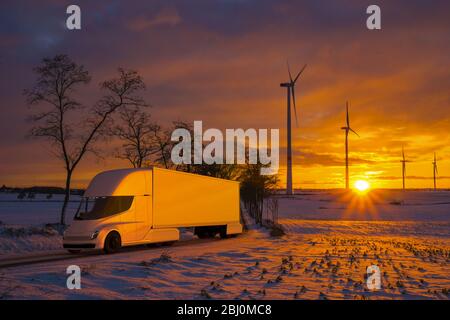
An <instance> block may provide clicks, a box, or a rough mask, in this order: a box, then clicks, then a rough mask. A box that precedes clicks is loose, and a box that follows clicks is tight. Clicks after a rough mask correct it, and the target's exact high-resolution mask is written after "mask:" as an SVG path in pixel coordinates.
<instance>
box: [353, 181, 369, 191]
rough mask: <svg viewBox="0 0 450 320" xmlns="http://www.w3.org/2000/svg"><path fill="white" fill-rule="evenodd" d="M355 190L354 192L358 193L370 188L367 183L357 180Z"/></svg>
mask: <svg viewBox="0 0 450 320" xmlns="http://www.w3.org/2000/svg"><path fill="white" fill-rule="evenodd" d="M355 188H356V190H358V191H360V192H364V191H367V190H368V189H369V188H370V185H369V183H368V182H367V181H364V180H358V181H356V182H355Z"/></svg>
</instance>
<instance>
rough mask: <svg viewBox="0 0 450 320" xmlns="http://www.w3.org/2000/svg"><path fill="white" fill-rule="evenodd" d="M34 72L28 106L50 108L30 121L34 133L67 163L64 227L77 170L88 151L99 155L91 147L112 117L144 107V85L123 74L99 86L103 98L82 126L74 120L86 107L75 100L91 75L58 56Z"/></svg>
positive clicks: (134, 74)
mask: <svg viewBox="0 0 450 320" xmlns="http://www.w3.org/2000/svg"><path fill="white" fill-rule="evenodd" d="M34 72H35V73H36V75H37V81H36V84H35V86H34V87H33V88H32V89H31V90H25V95H26V97H27V102H28V103H29V105H30V106H35V105H46V106H47V109H46V110H45V111H43V112H40V113H37V114H34V115H33V116H32V117H31V118H30V120H31V121H32V122H33V123H34V127H33V128H32V129H31V132H30V134H31V136H34V137H39V138H44V139H47V140H48V141H49V142H50V143H51V144H52V146H53V147H54V148H55V151H56V155H57V157H58V158H59V159H61V160H62V161H63V163H64V168H65V170H66V183H65V197H64V203H63V206H62V209H61V219H60V223H61V224H65V214H66V208H67V204H68V202H69V198H70V186H71V180H72V175H73V172H74V170H75V169H76V167H77V166H78V164H79V163H80V161H81V159H83V157H84V156H85V155H86V154H87V153H88V152H93V153H96V149H95V148H94V147H93V144H94V142H95V141H96V140H98V139H99V138H100V137H101V136H103V135H104V133H105V132H106V130H105V126H107V125H109V124H110V121H111V116H112V115H113V114H114V113H115V112H116V111H117V110H119V109H120V108H122V107H126V106H135V107H137V106H142V105H145V103H144V101H143V100H142V99H141V98H140V97H138V96H136V93H137V92H138V91H139V90H141V89H144V88H145V85H144V83H143V81H142V78H141V77H140V76H139V75H138V74H137V72H135V71H126V70H123V69H119V70H118V72H119V75H118V78H115V79H112V80H109V81H105V82H103V83H102V84H101V88H102V90H103V91H104V92H105V93H104V96H103V97H102V98H101V99H100V100H99V101H98V102H97V103H96V104H95V105H94V106H93V107H91V108H87V111H85V112H84V118H83V119H82V122H81V123H82V124H80V123H76V122H75V121H74V120H76V119H80V118H82V117H80V113H82V111H83V110H85V109H86V108H84V107H83V106H82V105H81V104H80V103H79V102H78V101H76V100H75V99H74V98H73V93H74V91H75V89H76V88H77V87H78V86H80V85H83V84H87V83H89V81H90V80H91V77H90V75H89V73H88V71H86V70H85V69H84V67H83V66H82V65H77V64H76V63H75V62H73V61H72V60H71V59H70V58H69V57H68V56H67V55H57V56H55V57H53V58H45V59H43V61H42V64H41V65H40V66H38V67H37V68H35V69H34ZM71 111H72V112H71Z"/></svg>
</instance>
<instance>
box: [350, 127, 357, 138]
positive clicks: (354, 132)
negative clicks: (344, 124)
mask: <svg viewBox="0 0 450 320" xmlns="http://www.w3.org/2000/svg"><path fill="white" fill-rule="evenodd" d="M348 130H350V131H351V132H353V133H354V134H356V135H357V136H358V138H359V134H357V133H356V131H355V130H353V129H352V128H348Z"/></svg>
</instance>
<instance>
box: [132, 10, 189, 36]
mask: <svg viewBox="0 0 450 320" xmlns="http://www.w3.org/2000/svg"><path fill="white" fill-rule="evenodd" d="M181 21H182V19H181V17H180V15H179V13H178V11H177V9H176V8H174V7H166V8H163V9H162V10H161V11H159V12H158V13H157V14H156V15H154V16H153V17H151V18H147V17H145V16H140V17H138V18H136V19H134V20H133V21H131V22H130V23H129V25H128V27H129V28H130V29H131V30H133V31H144V30H146V29H149V28H152V27H161V26H169V27H174V26H176V25H178V24H180V23H181Z"/></svg>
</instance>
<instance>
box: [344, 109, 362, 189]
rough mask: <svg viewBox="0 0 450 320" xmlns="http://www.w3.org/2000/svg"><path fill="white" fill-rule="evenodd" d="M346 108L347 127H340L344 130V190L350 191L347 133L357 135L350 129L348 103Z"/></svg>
mask: <svg viewBox="0 0 450 320" xmlns="http://www.w3.org/2000/svg"><path fill="white" fill-rule="evenodd" d="M346 107H347V126H346V127H342V128H341V129H342V130H345V189H347V190H348V189H350V181H349V175H348V133H349V132H350V131H351V132H353V133H354V134H356V135H357V136H358V137H359V134H357V133H356V132H355V130H353V129H352V128H351V127H350V117H349V115H348V101H347V104H346Z"/></svg>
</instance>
